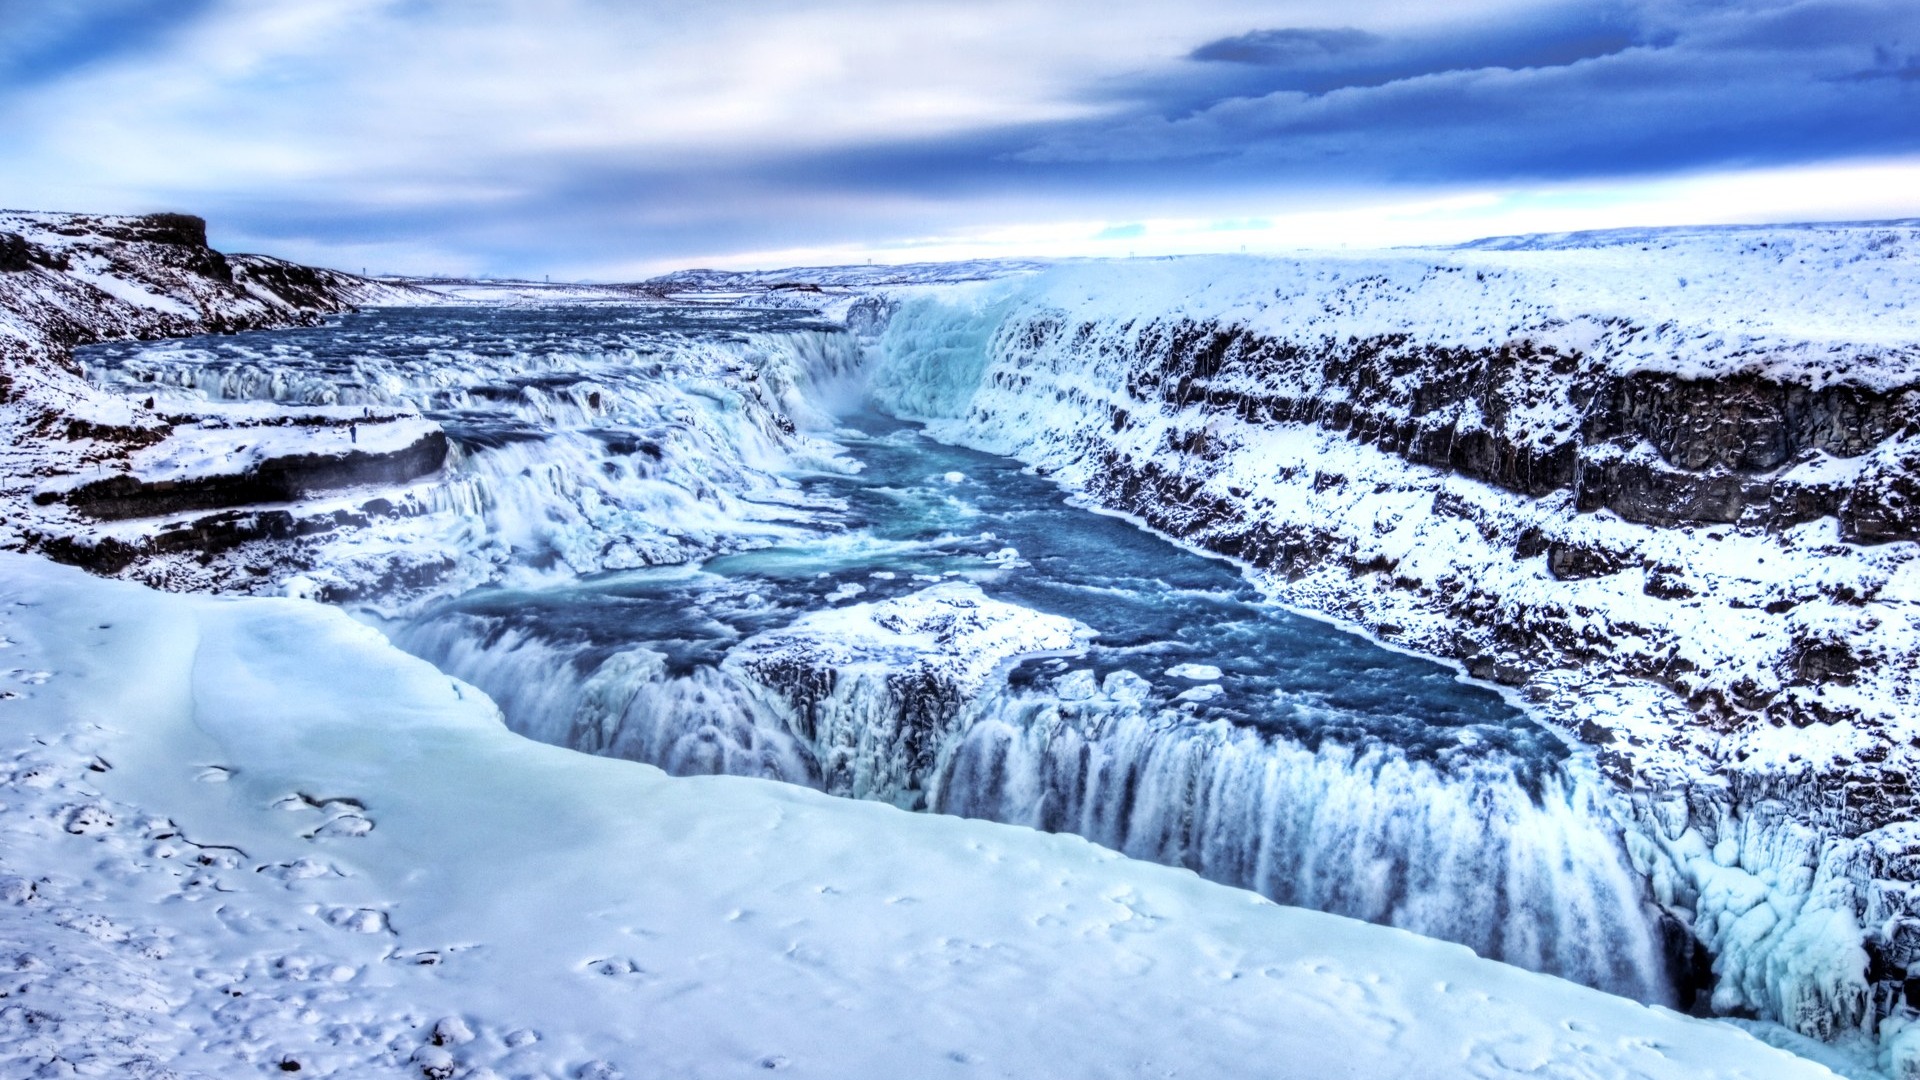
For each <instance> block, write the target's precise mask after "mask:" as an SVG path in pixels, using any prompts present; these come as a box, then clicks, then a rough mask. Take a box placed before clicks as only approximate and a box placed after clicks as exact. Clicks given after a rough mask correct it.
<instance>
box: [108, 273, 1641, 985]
mask: <svg viewBox="0 0 1920 1080" xmlns="http://www.w3.org/2000/svg"><path fill="white" fill-rule="evenodd" d="M990 321H991V320H987V321H986V322H983V323H982V325H987V323H988V322H990ZM950 336H951V335H950ZM942 340H945V339H942ZM982 340H983V338H982V336H981V335H980V334H959V335H958V336H957V337H955V338H954V340H952V341H950V342H948V344H949V345H950V346H951V348H950V350H949V351H951V352H952V353H953V354H954V363H953V364H950V365H941V364H938V363H933V362H931V361H926V359H925V358H924V357H922V358H921V360H922V362H921V363H920V364H919V366H918V367H917V368H906V367H901V366H898V365H896V366H893V367H891V368H890V369H889V370H888V372H887V373H886V379H887V380H889V381H888V382H887V385H886V387H885V390H886V395H887V397H888V399H889V400H891V401H894V402H896V403H906V404H913V403H916V402H917V403H918V405H917V406H916V408H918V409H920V410H921V411H926V410H927V409H929V408H932V407H933V406H935V405H939V406H951V405H953V404H954V403H955V402H959V401H963V400H964V397H965V393H966V391H967V386H968V382H969V379H972V380H977V379H978V378H979V376H980V370H981V369H980V365H979V364H978V363H977V362H974V361H975V360H977V356H976V355H975V354H976V353H977V352H978V350H979V349H980V348H982V347H983V346H982V344H981V341H982ZM970 358H971V359H970ZM87 362H88V365H89V372H90V374H92V375H93V376H94V377H95V378H96V379H100V380H102V381H108V382H112V383H116V384H120V385H123V386H127V385H131V386H139V387H147V388H154V389H156V390H158V391H159V392H161V393H175V394H190V395H204V396H212V397H221V398H271V399H273V400H279V401H287V402H310V403H355V402H367V403H379V404H394V403H406V404H412V405H414V406H415V407H418V408H420V409H421V410H422V411H424V412H426V413H427V414H428V415H430V416H433V417H435V418H436V419H438V420H440V421H441V423H442V424H443V426H445V427H446V428H447V430H448V432H449V435H450V437H451V438H452V440H453V441H454V444H455V447H456V451H455V454H454V457H453V459H452V461H451V463H450V466H449V468H448V470H447V472H446V474H445V476H443V477H442V478H441V479H440V480H439V481H438V482H436V483H435V484H434V485H432V486H431V488H430V490H429V491H428V492H427V493H426V494H425V495H424V499H425V501H426V502H427V504H428V513H427V516H428V517H430V518H433V519H434V520H441V521H444V522H445V527H446V529H447V530H448V532H449V534H450V535H452V536H453V539H452V540H450V541H449V543H450V545H451V546H452V547H453V548H455V549H456V550H458V551H459V552H460V553H461V557H462V558H466V559H468V560H470V561H472V562H475V563H476V564H479V565H481V566H482V567H483V568H484V569H485V571H486V572H485V573H476V574H475V575H474V576H473V577H472V578H471V580H475V581H481V580H485V581H491V582H492V583H493V585H492V586H491V587H487V588H481V589H475V590H473V591H471V592H468V593H466V594H465V595H462V596H459V597H456V598H454V599H451V600H448V601H446V602H443V603H440V604H438V605H437V606H434V607H432V608H430V609H428V610H426V611H424V612H418V613H415V614H412V615H409V616H407V617H405V618H403V619H399V620H395V621H392V622H389V623H388V624H387V629H388V631H389V633H390V634H391V635H392V636H393V638H394V639H395V641H396V642H397V643H398V644H400V645H402V646H403V647H405V648H408V649H409V650H411V651H413V652H415V653H416V654H418V655H421V656H423V657H426V658H427V659H429V660H432V661H433V662H435V663H437V664H439V665H440V666H441V667H442V668H443V669H444V670H446V671H448V672H449V673H451V674H454V675H456V676H458V677H460V678H463V679H466V680H468V681H469V682H472V683H474V684H476V685H478V686H479V687H481V688H482V689H483V690H485V691H486V692H488V693H489V694H491V695H492V696H493V697H494V699H495V700H496V701H497V702H499V703H500V705H501V707H502V709H503V710H504V712H505V714H506V717H507V719H508V721H509V723H511V724H512V725H513V726H514V727H515V728H516V729H517V730H519V731H521V732H523V733H525V734H527V735H530V736H532V737H534V738H538V739H541V740H544V741H548V742H552V743H557V744H561V745H566V746H572V747H575V748H578V749H581V750H586V751H590V752H593V753H600V754H609V755H614V756H619V757H625V758H631V759H635V760H640V761H647V762H651V763H654V764H656V765H659V766H661V767H663V768H665V769H667V770H669V771H671V772H674V773H676V774H699V773H727V774H734V775H743V776H757V777H765V778H770V779H777V780H783V781H787V782H791V783H797V784H806V785H809V786H813V787H817V788H821V789H823V790H827V791H830V792H834V793H837V794H844V795H852V796H859V797H866V798H876V799H883V800H886V801H889V802H893V803H895V804H897V805H901V806H905V807H909V808H913V809H927V810H932V811H937V812H945V813H955V814H964V815H969V816H976V817H984V818H990V819H994V820H999V821H1006V822H1011V823H1017V824H1024V825H1030V826H1033V827H1036V828H1041V829H1049V830H1056V831H1069V832H1074V833H1079V834H1081V835H1084V836H1087V837H1089V838H1090V839H1093V840H1095V841H1098V842H1100V843H1102V844H1105V845H1107V846H1110V847H1112V848H1114V849H1116V850H1118V851H1121V852H1123V853H1126V854H1128V855H1132V856H1135V857H1138V858H1143V859H1151V860H1153V861H1156V862H1163V863H1169V864H1173V865H1180V866H1186V867H1190V868H1192V869H1193V870H1195V871H1196V872H1198V873H1200V874H1202V875H1204V876H1206V877H1208V878H1211V879H1214V880H1217V881H1222V882H1226V883H1229V884H1233V885H1238V886H1243V887H1247V888H1250V889H1254V890H1257V891H1259V892H1261V893H1263V894H1264V895H1266V896H1269V897H1272V898H1273V899H1275V900H1278V901H1281V902H1284V903H1292V904H1301V905H1305V906H1309V907H1315V908H1320V909H1323V910H1327V911H1333V912H1337V913H1340V914H1346V915H1351V916H1354V917H1358V918H1364V919H1369V920H1372V921H1375V922H1381V923H1388V924H1392V925H1396V926H1401V927H1405V928H1407V929H1410V930H1414V931H1417V932H1420V933H1423V934H1428V935H1431V936H1435V937H1440V938H1446V939H1450V940H1454V941H1458V942H1461V943H1464V944H1466V945H1469V946H1471V947H1472V948H1474V949H1476V950H1477V951H1479V952H1481V953H1483V954H1485V955H1489V956H1493V957H1498V958H1502V959H1506V960H1509V961H1511V962H1514V963H1517V964H1521V965H1524V966H1527V967H1532V968H1535V969H1539V970H1543V971H1549V972H1553V973H1557V974H1561V975H1564V976H1566V977H1568V978H1571V979H1575V980H1578V981H1581V982H1586V983H1589V984H1591V985H1595V986H1599V987H1602V988H1605V989H1608V990H1613V991H1616V992H1619V993H1623V994H1629V995H1632V996H1636V997H1640V998H1642V999H1646V1000H1655V1001H1666V1000H1669V999H1670V997H1671V991H1670V989H1669V978H1668V974H1667V971H1666V961H1665V959H1664V955H1663V950H1662V948H1661V944H1660V933H1659V930H1658V928H1657V922H1656V919H1657V916H1656V915H1655V913H1653V912H1652V910H1651V909H1650V908H1649V906H1648V905H1647V903H1646V900H1645V897H1644V885H1643V884H1642V883H1641V882H1640V881H1639V880H1638V878H1637V877H1636V875H1635V874H1634V873H1633V872H1632V870H1631V869H1630V868H1629V867H1628V865H1627V863H1626V860H1625V857H1624V855H1623V854H1622V850H1621V846H1620V843H1619V840H1618V837H1617V835H1616V830H1615V829H1614V827H1613V826H1612V825H1611V823H1610V821H1609V819H1608V818H1607V816H1606V814H1605V813H1604V811H1603V810H1601V809H1600V808H1599V806H1598V805H1597V802H1598V800H1597V798H1596V796H1595V794H1594V788H1593V786H1592V785H1591V784H1590V782H1589V780H1588V779H1587V777H1586V775H1585V772H1584V766H1583V765H1582V763H1581V762H1580V760H1579V759H1577V758H1575V757H1572V756H1570V754H1569V752H1568V750H1567V749H1566V747H1564V746H1563V745H1562V744H1561V743H1560V742H1559V741H1558V740H1557V739H1556V738H1554V737H1553V736H1552V735H1550V734H1549V733H1548V732H1546V731H1545V730H1543V729H1541V728H1540V727H1538V726H1536V725H1534V724H1533V723H1531V722H1530V721H1529V720H1528V719H1527V718H1526V717H1525V716H1524V715H1522V714H1521V713H1520V712H1519V711H1518V710H1516V709H1514V708H1513V707H1511V706H1510V705H1508V704H1507V703H1506V702H1505V701H1503V700H1502V699H1501V698H1500V697H1499V696H1498V695H1496V694H1495V693H1493V692H1491V691H1488V690H1485V689H1482V688H1479V687H1475V686H1472V685H1469V684H1465V683H1462V682H1460V681H1459V680H1457V679H1456V678H1455V677H1454V675H1453V673H1452V672H1451V671H1449V670H1447V669H1445V668H1443V667H1441V666H1439V665H1436V664H1432V663H1429V662H1426V661H1422V660H1419V659H1416V658H1412V657H1408V656H1404V655H1400V654H1397V653H1393V652H1390V651H1388V650H1385V649H1382V648H1379V647H1377V646H1374V645H1372V644H1369V643H1367V642H1365V641H1363V640H1361V639H1359V638H1357V637H1354V636H1352V635H1348V634H1345V633H1342V632H1340V631H1338V630H1336V629H1334V628H1332V627H1329V626H1327V625H1324V624H1321V623H1317V622H1314V621H1311V620H1308V619H1305V618H1301V617H1298V616H1295V615H1292V614H1289V613H1287V612H1285V611H1282V610H1279V609H1277V608H1274V607H1273V606H1271V605H1269V604H1266V603H1264V602H1263V601H1262V600H1261V598H1260V597H1259V596H1258V594H1257V593H1256V592H1255V591H1254V590H1253V589H1252V588H1251V587H1250V586H1248V585H1247V584H1246V583H1245V582H1244V581H1243V580H1242V579H1241V578H1240V576H1239V575H1238V573H1237V572H1236V571H1235V570H1234V569H1233V568H1232V567H1231V566H1228V565H1226V564H1224V563H1222V562H1219V561H1216V560H1211V559H1207V558H1204V557H1201V556H1199V555H1196V554H1193V553H1191V552H1188V551H1185V550H1183V549H1181V548H1179V547H1177V546H1175V545H1173V544H1170V543H1167V542H1165V541H1163V540H1161V539H1159V538H1157V537H1154V536H1152V535H1150V534H1148V533H1146V532H1144V531H1142V530H1140V529H1138V528H1135V527H1134V526H1132V525H1130V524H1128V523H1126V522H1124V521H1121V520H1118V519H1116V518H1112V517H1107V516H1102V515H1098V514H1095V513H1092V512H1091V511H1088V510H1085V509H1081V508H1076V507H1074V506H1071V505H1069V504H1067V503H1066V502H1065V501H1063V499H1062V497H1061V494H1060V492H1059V491H1058V489H1056V488H1055V487H1054V486H1053V485H1052V484H1051V483H1050V482H1049V481H1047V480H1046V479H1044V478H1043V477H1040V476H1036V475H1033V474H1032V473H1030V472H1028V471H1025V470H1023V469H1022V468H1021V467H1020V466H1019V464H1018V463H1016V462H1013V461H1010V460H1008V459H1006V458H999V457H992V456H989V455H987V454H983V453H978V452H975V451H971V450H965V449H960V448H957V447H954V446H949V445H942V444H940V443H937V442H934V441H933V440H931V439H928V438H926V437H925V435H924V434H923V433H922V432H921V431H920V430H919V429H918V428H916V427H915V426H913V425H911V424H907V423H903V422H900V421H896V420H892V419H889V418H886V417H883V416H879V415H876V414H872V413H857V412H856V413H850V414H848V415H845V416H843V417H842V418H841V419H840V420H839V421H838V423H840V424H841V425H842V426H841V428H840V429H839V430H838V431H834V432H832V433H831V435H832V438H831V441H829V439H827V438H825V437H824V435H825V434H826V429H827V428H828V427H829V426H830V425H831V424H833V423H834V422H835V421H833V420H832V419H831V418H830V417H829V415H828V414H829V413H830V412H834V411H844V409H843V408H841V407H843V406H845V405H846V404H847V403H848V402H849V401H851V400H852V395H851V394H850V391H849V388H850V387H851V386H852V385H853V383H854V382H855V381H856V377H857V376H858V374H859V371H858V369H859V366H860V362H861V350H860V348H859V346H858V344H857V343H855V342H853V341H851V340H850V339H849V338H848V336H847V335H845V334H837V333H833V332H832V331H831V330H830V329H829V328H823V327H821V326H819V325H818V324H814V323H811V322H808V321H807V320H806V319H804V318H799V317H796V316H793V315H791V314H786V313H769V312H760V313H754V312H741V311H737V310H733V311H711V310H707V311H686V310H681V309H673V308H665V307H656V308H626V307H619V308H591V309H587V308H575V309H562V310H559V311H553V310H539V309H534V310H472V309H448V310H422V311H413V312H384V313H376V314H372V315H366V316H357V317H353V318H350V319H348V320H346V321H345V322H344V323H342V324H341V325H340V326H337V327H334V328H331V329H328V330H326V331H287V332H283V333H275V334H265V335H253V336H249V337H245V338H235V339H198V340H192V341H188V342H184V343H166V344H162V345H138V346H135V345H128V346H114V347H109V348H102V349H95V350H90V351H89V353H88V354H87ZM948 368H953V369H954V370H948ZM916 372H917V373H918V374H920V375H926V374H927V373H929V372H931V373H934V374H936V375H938V376H939V378H938V379H933V378H932V377H931V376H929V381H928V382H927V385H918V384H914V385H908V384H909V383H912V382H913V379H914V377H916ZM935 383H937V385H935ZM949 384H950V385H949ZM808 430H813V431H815V432H818V433H820V435H816V436H809V435H807V434H806V432H807V431H808ZM852 459H857V462H858V466H857V467H856V466H855V464H854V461H853V460H852ZM770 545H771V546H770ZM716 552H721V553H723V554H719V555H718V556H715V555H714V553H716ZM725 552H732V553H731V554H724V553H725ZM688 560H692V561H691V562H689V561H688ZM703 560H704V561H703ZM969 619H971V620H973V621H972V622H969V621H968V620H969Z"/></svg>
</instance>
